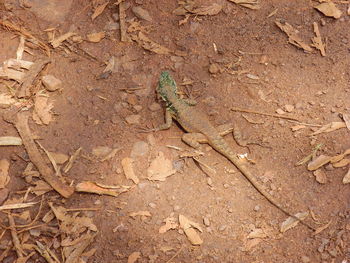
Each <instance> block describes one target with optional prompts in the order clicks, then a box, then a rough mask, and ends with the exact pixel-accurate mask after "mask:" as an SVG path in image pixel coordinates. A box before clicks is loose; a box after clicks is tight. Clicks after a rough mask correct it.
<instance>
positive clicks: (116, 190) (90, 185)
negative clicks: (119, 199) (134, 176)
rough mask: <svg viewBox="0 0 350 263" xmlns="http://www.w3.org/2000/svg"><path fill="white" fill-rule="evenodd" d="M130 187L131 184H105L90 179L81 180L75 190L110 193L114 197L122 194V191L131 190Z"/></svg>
mask: <svg viewBox="0 0 350 263" xmlns="http://www.w3.org/2000/svg"><path fill="white" fill-rule="evenodd" d="M129 189H130V186H124V185H122V186H104V185H101V184H97V183H95V182H90V181H87V182H81V183H78V184H77V185H76V186H75V191H77V192H84V193H92V194H99V195H110V196H114V197H116V196H118V195H120V194H121V193H124V192H127V191H129Z"/></svg>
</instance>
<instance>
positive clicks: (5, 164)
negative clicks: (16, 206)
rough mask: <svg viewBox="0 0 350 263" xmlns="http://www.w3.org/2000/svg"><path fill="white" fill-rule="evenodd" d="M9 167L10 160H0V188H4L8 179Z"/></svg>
mask: <svg viewBox="0 0 350 263" xmlns="http://www.w3.org/2000/svg"><path fill="white" fill-rule="evenodd" d="M9 169H10V162H9V161H8V160H6V159H2V160H0V189H2V188H5V186H6V185H7V184H8V183H9V181H10V176H9Z"/></svg>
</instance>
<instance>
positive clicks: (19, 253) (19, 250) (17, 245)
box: [8, 214, 24, 258]
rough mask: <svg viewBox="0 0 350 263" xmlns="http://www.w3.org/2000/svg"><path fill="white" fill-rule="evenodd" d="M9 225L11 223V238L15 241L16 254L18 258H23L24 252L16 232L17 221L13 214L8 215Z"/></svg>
mask: <svg viewBox="0 0 350 263" xmlns="http://www.w3.org/2000/svg"><path fill="white" fill-rule="evenodd" d="M8 218H9V223H10V230H11V236H12V241H13V246H14V247H15V249H16V253H17V256H18V258H23V255H24V251H23V249H22V246H21V243H20V242H19V238H18V235H17V232H16V228H15V220H14V219H13V216H12V215H11V214H8Z"/></svg>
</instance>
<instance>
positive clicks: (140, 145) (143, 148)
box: [130, 141, 149, 158]
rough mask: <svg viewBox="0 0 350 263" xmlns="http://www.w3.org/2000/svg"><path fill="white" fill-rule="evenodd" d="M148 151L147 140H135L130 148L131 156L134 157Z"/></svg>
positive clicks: (143, 154)
mask: <svg viewBox="0 0 350 263" xmlns="http://www.w3.org/2000/svg"><path fill="white" fill-rule="evenodd" d="M148 151H149V146H148V143H147V142H144V141H138V142H135V143H134V145H133V146H132V149H131V154H130V156H131V158H135V157H138V156H145V155H146V154H147V153H148Z"/></svg>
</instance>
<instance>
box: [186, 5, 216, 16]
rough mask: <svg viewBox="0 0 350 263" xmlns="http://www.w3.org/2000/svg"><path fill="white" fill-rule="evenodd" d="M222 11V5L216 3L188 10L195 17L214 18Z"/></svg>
mask: <svg viewBox="0 0 350 263" xmlns="http://www.w3.org/2000/svg"><path fill="white" fill-rule="evenodd" d="M221 10H222V5H220V4H218V3H212V4H211V5H205V6H200V7H197V8H194V9H192V10H189V11H190V12H191V13H193V14H196V15H202V16H205V15H208V16H214V15H217V14H218V13H220V12H221Z"/></svg>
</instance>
